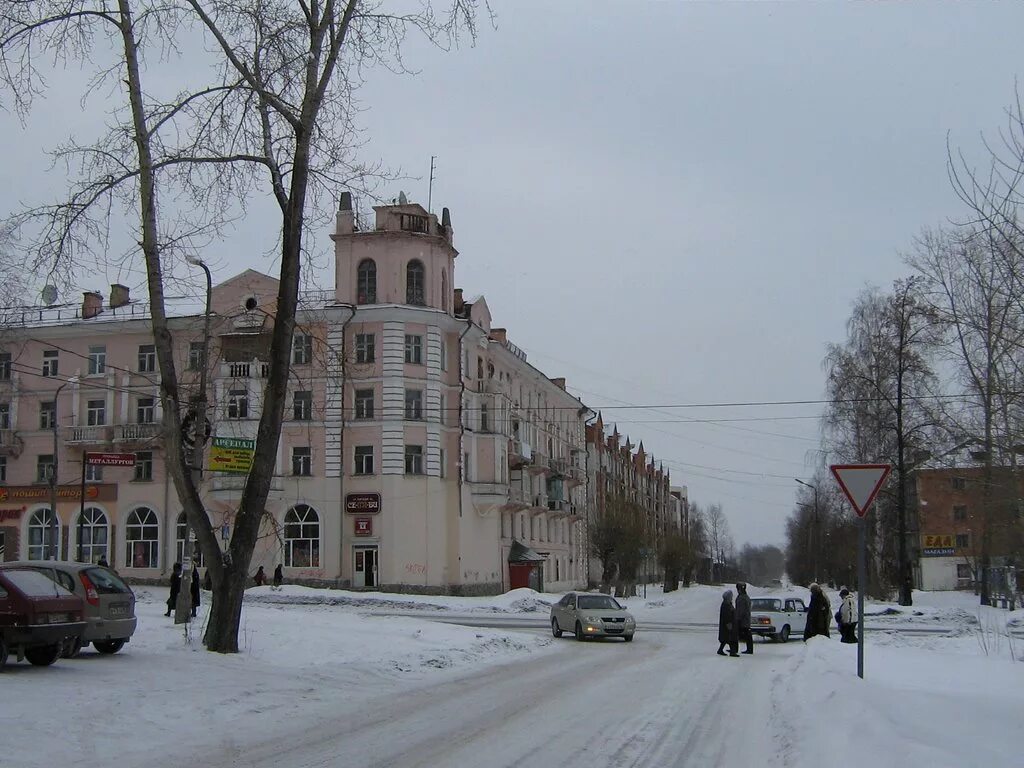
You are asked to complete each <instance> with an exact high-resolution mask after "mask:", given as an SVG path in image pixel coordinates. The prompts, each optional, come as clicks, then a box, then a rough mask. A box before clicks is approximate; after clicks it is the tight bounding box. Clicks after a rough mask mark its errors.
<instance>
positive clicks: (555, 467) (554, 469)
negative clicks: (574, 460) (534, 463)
mask: <svg viewBox="0 0 1024 768" xmlns="http://www.w3.org/2000/svg"><path fill="white" fill-rule="evenodd" d="M548 465H549V466H550V467H551V474H552V475H554V476H555V477H565V476H566V475H568V474H569V462H567V461H566V460H565V459H551V461H550V462H548Z"/></svg>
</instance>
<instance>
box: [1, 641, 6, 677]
mask: <svg viewBox="0 0 1024 768" xmlns="http://www.w3.org/2000/svg"><path fill="white" fill-rule="evenodd" d="M6 666H7V643H5V642H4V639H3V638H2V637H0V672H3V671H4V667H6Z"/></svg>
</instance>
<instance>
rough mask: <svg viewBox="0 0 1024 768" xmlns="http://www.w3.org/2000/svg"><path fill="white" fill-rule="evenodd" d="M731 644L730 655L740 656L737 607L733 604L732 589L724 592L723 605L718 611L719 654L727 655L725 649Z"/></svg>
mask: <svg viewBox="0 0 1024 768" xmlns="http://www.w3.org/2000/svg"><path fill="white" fill-rule="evenodd" d="M726 645H728V646H729V655H730V656H739V653H737V651H738V650H739V643H738V642H737V640H736V609H735V608H733V606H732V590H731V589H727V590H725V592H723V593H722V607H721V609H719V611H718V655H719V656H725V651H724V650H723V649H724V648H725V646H726Z"/></svg>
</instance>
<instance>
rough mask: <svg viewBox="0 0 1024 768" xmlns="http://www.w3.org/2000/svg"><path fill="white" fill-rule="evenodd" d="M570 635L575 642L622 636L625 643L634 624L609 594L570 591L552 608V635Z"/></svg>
mask: <svg viewBox="0 0 1024 768" xmlns="http://www.w3.org/2000/svg"><path fill="white" fill-rule="evenodd" d="M563 631H564V632H572V633H573V634H575V635H576V639H577V640H586V639H587V638H588V637H621V638H622V639H623V640H625V641H626V642H627V643H628V642H630V641H631V640H632V639H633V633H634V632H636V621H635V620H634V619H633V617H632V615H630V613H629V611H627V610H626V609H625V608H623V607H622V606H621V605H619V603H618V601H617V600H616V599H615V598H614V597H612V596H611V595H588V594H578V593H576V592H570V593H569V594H568V595H566V596H565V597H563V598H562V599H561V600H559V601H558V602H557V603H555V604H554V605H552V606H551V634H553V635H554V636H555V637H561V636H562V632H563Z"/></svg>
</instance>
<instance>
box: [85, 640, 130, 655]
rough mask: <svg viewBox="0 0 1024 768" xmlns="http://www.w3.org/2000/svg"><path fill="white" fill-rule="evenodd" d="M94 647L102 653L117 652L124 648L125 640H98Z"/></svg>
mask: <svg viewBox="0 0 1024 768" xmlns="http://www.w3.org/2000/svg"><path fill="white" fill-rule="evenodd" d="M92 647H93V648H95V649H96V650H97V651H99V652H100V653H117V652H118V651H120V650H121V649H122V648H124V640H97V641H95V642H94V643H93V644H92Z"/></svg>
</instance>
